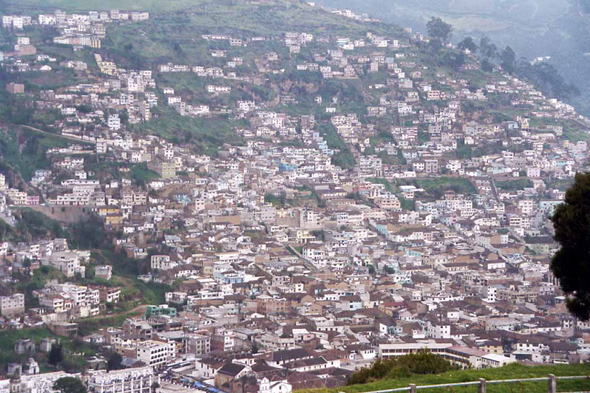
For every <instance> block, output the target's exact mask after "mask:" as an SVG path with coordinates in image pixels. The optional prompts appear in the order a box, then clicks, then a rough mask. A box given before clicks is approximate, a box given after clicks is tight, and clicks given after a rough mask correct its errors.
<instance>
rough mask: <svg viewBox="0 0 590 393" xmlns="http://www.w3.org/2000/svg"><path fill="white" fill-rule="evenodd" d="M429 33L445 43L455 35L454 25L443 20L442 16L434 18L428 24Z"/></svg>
mask: <svg viewBox="0 0 590 393" xmlns="http://www.w3.org/2000/svg"><path fill="white" fill-rule="evenodd" d="M426 28H427V29H428V35H429V36H430V37H432V38H434V39H436V40H439V41H440V42H442V43H443V44H448V43H449V41H451V37H452V36H453V26H451V25H450V24H448V23H446V22H445V21H443V20H442V19H441V18H434V17H433V18H432V19H430V20H429V21H428V23H427V24H426Z"/></svg>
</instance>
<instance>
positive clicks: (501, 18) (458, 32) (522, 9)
mask: <svg viewBox="0 0 590 393" xmlns="http://www.w3.org/2000/svg"><path fill="white" fill-rule="evenodd" d="M318 3H319V4H321V5H324V6H328V7H338V8H350V9H352V10H354V11H356V12H362V13H367V14H369V15H370V16H374V17H377V18H379V19H380V20H382V21H384V22H393V23H396V24H399V25H400V26H404V27H411V28H413V29H414V30H416V31H421V32H425V30H426V22H427V20H428V19H430V18H431V17H433V16H437V17H440V18H442V19H443V20H445V21H446V22H447V23H450V24H452V25H453V26H454V29H455V33H454V37H453V39H454V41H456V42H457V41H459V40H461V39H462V38H463V37H464V36H473V37H474V38H475V39H476V41H478V40H479V37H481V36H482V35H484V34H485V35H487V36H488V37H490V38H491V39H492V41H494V42H496V44H497V46H498V47H504V46H505V45H510V46H512V47H513V48H514V50H515V51H516V53H517V56H518V57H525V58H527V59H528V60H533V59H535V58H537V57H550V58H551V59H550V60H548V61H549V63H550V64H552V65H553V66H555V67H556V68H557V69H558V70H559V71H560V73H561V74H562V75H563V76H564V78H565V79H566V80H567V81H568V82H569V83H573V84H575V85H576V86H577V87H578V88H579V89H580V91H581V95H580V96H579V97H576V98H573V99H570V100H569V101H570V103H572V104H574V105H575V106H576V107H577V109H578V110H579V111H580V112H582V113H584V114H585V115H589V114H590V77H589V76H590V5H589V4H587V3H588V2H587V1H585V0H583V1H579V0H517V1H513V0H319V1H318Z"/></svg>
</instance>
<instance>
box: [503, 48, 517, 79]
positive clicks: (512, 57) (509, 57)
mask: <svg viewBox="0 0 590 393" xmlns="http://www.w3.org/2000/svg"><path fill="white" fill-rule="evenodd" d="M500 62H501V63H500V64H501V66H502V68H503V69H504V71H506V72H508V73H509V74H512V73H513V72H514V71H515V70H516V53H514V51H513V50H512V48H511V47H509V46H507V47H506V48H504V50H503V51H502V54H501V55H500Z"/></svg>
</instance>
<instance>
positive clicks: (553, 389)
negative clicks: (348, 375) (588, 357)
mask: <svg viewBox="0 0 590 393" xmlns="http://www.w3.org/2000/svg"><path fill="white" fill-rule="evenodd" d="M572 379H590V376H588V375H573V376H563V377H556V376H555V375H553V374H550V375H548V376H546V377H539V378H524V379H496V380H493V381H487V380H486V379H484V378H480V379H479V381H471V382H458V383H443V384H440V385H421V386H417V385H415V384H410V385H409V386H406V387H403V388H396V389H387V390H376V391H372V392H368V393H395V392H410V393H417V392H418V390H423V389H446V388H451V389H452V388H455V387H463V386H477V391H478V393H486V392H487V386H488V385H491V384H494V385H495V384H511V383H512V384H513V383H523V382H542V381H547V393H557V381H558V380H572ZM589 391H590V390H589Z"/></svg>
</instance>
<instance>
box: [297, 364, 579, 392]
mask: <svg viewBox="0 0 590 393" xmlns="http://www.w3.org/2000/svg"><path fill="white" fill-rule="evenodd" d="M549 374H554V375H556V376H567V375H590V364H579V365H551V366H523V365H521V364H511V365H509V366H506V367H502V368H495V369H485V370H462V371H450V372H447V373H444V374H438V375H414V376H412V377H409V378H401V379H396V380H381V381H376V382H371V383H368V384H364V385H352V386H343V387H339V388H335V389H306V390H299V392H301V393H338V392H344V393H361V392H370V391H377V390H386V389H395V388H401V387H406V386H409V385H410V384H411V383H413V384H416V385H417V386H424V385H437V384H445V383H458V382H469V381H478V380H479V378H485V379H486V380H488V381H493V380H502V379H524V378H537V377H546V376H548V375H549ZM587 390H590V380H568V381H558V383H557V391H558V392H572V391H587ZM419 391H420V392H425V393H446V392H454V393H475V392H477V386H468V387H454V388H453V389H452V390H450V389H449V388H446V389H444V388H438V389H423V390H422V389H421V390H419ZM487 391H488V392H489V393H507V392H514V393H517V392H518V393H541V392H542V393H545V392H547V382H546V381H541V382H529V383H522V384H521V383H507V384H488V386H487Z"/></svg>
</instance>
